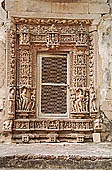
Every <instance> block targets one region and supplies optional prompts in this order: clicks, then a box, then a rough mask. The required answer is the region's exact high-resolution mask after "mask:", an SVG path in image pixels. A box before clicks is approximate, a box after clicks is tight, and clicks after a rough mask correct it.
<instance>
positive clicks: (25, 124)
mask: <svg viewBox="0 0 112 170" xmlns="http://www.w3.org/2000/svg"><path fill="white" fill-rule="evenodd" d="M13 129H14V130H37V131H40V130H41V131H45V130H46V131H52V130H54V131H71V130H72V131H85V130H86V131H92V130H93V120H92V119H74V120H71V119H70V120H59V119H56V120H51V119H49V120H41V119H40V120H38V119H32V120H29V121H28V120H26V121H25V120H15V121H14V125H13Z"/></svg>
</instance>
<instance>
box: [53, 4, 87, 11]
mask: <svg viewBox="0 0 112 170" xmlns="http://www.w3.org/2000/svg"><path fill="white" fill-rule="evenodd" d="M52 13H67V14H68V13H73V14H74V13H79V14H87V13H88V3H52Z"/></svg>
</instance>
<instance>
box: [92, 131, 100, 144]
mask: <svg viewBox="0 0 112 170" xmlns="http://www.w3.org/2000/svg"><path fill="white" fill-rule="evenodd" d="M93 142H94V143H100V142H101V138H100V133H93Z"/></svg>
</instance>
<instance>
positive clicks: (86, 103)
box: [84, 91, 89, 112]
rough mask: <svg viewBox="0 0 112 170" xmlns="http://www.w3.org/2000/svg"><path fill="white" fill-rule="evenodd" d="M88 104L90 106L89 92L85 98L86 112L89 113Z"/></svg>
mask: <svg viewBox="0 0 112 170" xmlns="http://www.w3.org/2000/svg"><path fill="white" fill-rule="evenodd" d="M88 104H89V92H87V91H86V92H85V97H84V111H86V112H88V111H89V110H88Z"/></svg>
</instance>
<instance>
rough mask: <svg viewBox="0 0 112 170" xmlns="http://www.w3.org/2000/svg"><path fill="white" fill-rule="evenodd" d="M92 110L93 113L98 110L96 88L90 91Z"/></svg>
mask: <svg viewBox="0 0 112 170" xmlns="http://www.w3.org/2000/svg"><path fill="white" fill-rule="evenodd" d="M90 92H91V93H90V110H91V111H96V110H97V108H96V93H95V91H94V88H93V87H92V88H91V89H90Z"/></svg>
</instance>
